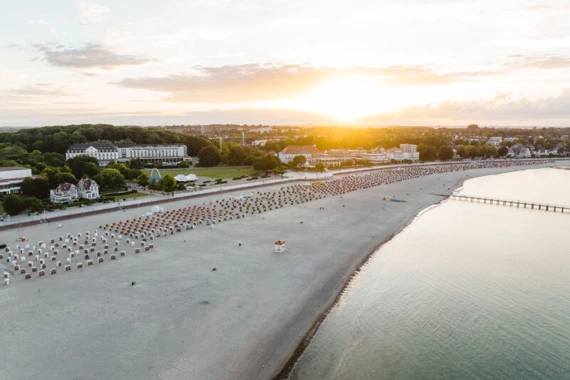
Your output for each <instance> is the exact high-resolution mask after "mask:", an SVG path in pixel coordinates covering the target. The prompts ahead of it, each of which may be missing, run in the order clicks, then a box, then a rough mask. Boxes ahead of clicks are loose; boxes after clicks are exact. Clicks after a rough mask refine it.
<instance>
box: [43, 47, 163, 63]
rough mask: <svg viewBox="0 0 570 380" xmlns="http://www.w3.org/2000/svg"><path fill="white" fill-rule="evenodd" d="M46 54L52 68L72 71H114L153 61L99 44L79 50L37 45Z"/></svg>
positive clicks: (45, 57) (45, 56)
mask: <svg viewBox="0 0 570 380" xmlns="http://www.w3.org/2000/svg"><path fill="white" fill-rule="evenodd" d="M34 47H35V48H36V49H38V50H39V51H41V52H43V53H44V59H45V61H47V62H48V63H49V64H50V65H52V66H58V67H67V68H70V69H97V68H99V69H112V68H115V67H119V66H133V65H144V64H146V63H149V62H153V60H151V59H147V58H142V57H135V56H131V55H122V54H119V53H116V52H114V51H112V50H111V49H109V48H107V47H105V46H102V45H99V44H86V45H84V46H83V47H79V48H67V47H65V46H62V45H57V46H55V45H54V44H50V43H41V44H35V45H34Z"/></svg>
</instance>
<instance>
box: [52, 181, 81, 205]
mask: <svg viewBox="0 0 570 380" xmlns="http://www.w3.org/2000/svg"><path fill="white" fill-rule="evenodd" d="M49 199H50V201H52V203H70V202H73V201H76V200H78V199H79V195H78V193H77V187H76V186H75V185H73V184H71V183H62V184H60V185H59V186H58V187H57V188H55V189H53V190H50V191H49Z"/></svg>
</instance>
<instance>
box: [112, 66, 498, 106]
mask: <svg viewBox="0 0 570 380" xmlns="http://www.w3.org/2000/svg"><path fill="white" fill-rule="evenodd" d="M481 75H490V73H488V72H455V73H438V72H435V71H433V70H431V69H430V68H428V67H422V66H413V67H407V66H390V67H385V68H366V67H355V68H332V67H314V66H310V65H303V64H243V65H227V66H219V67H205V66H197V67H194V68H193V73H191V74H177V75H170V76H166V77H142V78H125V79H123V80H121V81H119V82H114V83H112V84H115V85H119V86H123V87H128V88H136V89H146V90H151V91H158V92H164V93H169V94H170V96H169V97H168V98H167V100H168V101H172V102H196V103H200V102H202V103H232V102H253V101H264V100H272V99H282V98H287V97H292V96H295V95H300V94H303V93H305V92H306V91H307V90H309V89H311V88H313V87H315V86H317V85H319V84H320V83H323V82H325V81H326V80H330V79H334V78H338V77H344V76H366V77H369V78H370V80H371V81H374V82H377V83H378V84H381V85H384V86H431V85H442V84H448V83H453V82H457V81H465V80H471V79H473V78H474V77H477V76H481Z"/></svg>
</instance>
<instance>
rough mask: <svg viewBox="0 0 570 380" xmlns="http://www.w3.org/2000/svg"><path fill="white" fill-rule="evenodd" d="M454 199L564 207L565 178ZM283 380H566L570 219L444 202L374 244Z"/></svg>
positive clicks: (513, 181) (501, 180)
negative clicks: (483, 198) (491, 199)
mask: <svg viewBox="0 0 570 380" xmlns="http://www.w3.org/2000/svg"><path fill="white" fill-rule="evenodd" d="M457 193H458V194H464V195H474V196H487V197H495V198H501V199H508V200H520V201H530V202H542V203H550V204H555V205H565V206H569V207H570V171H569V170H561V169H556V168H548V169H538V170H524V171H518V172H512V173H506V174H500V175H493V176H487V177H480V178H475V179H471V180H468V181H466V182H465V183H464V185H463V188H461V189H458V191H457ZM289 378H290V379H295V380H297V379H303V380H306V379H351V380H356V379H391V380H394V379H570V214H569V213H564V214H563V213H554V212H551V211H548V212H547V211H538V210H530V209H523V208H517V207H516V206H515V207H509V206H502V205H501V206H498V205H489V204H483V203H474V202H465V201H458V200H452V199H448V200H446V201H445V202H443V203H441V204H440V205H437V206H433V207H431V208H429V209H427V210H424V211H423V212H422V213H420V215H418V217H416V218H415V220H414V221H413V222H412V223H411V224H410V225H409V226H407V227H406V228H405V229H404V230H403V231H402V232H401V233H400V234H398V235H397V236H395V237H394V239H392V240H391V241H389V242H388V243H386V244H384V245H383V246H382V247H380V248H379V249H378V250H377V251H376V252H375V253H374V254H373V256H372V257H371V258H370V260H369V261H368V262H367V263H366V264H365V265H364V267H363V268H362V270H361V271H360V272H359V274H358V275H357V276H356V277H355V278H354V280H353V281H351V283H350V285H349V286H348V287H347V289H346V291H345V292H344V294H343V295H342V296H341V298H340V300H339V302H338V303H337V305H336V306H335V307H334V308H333V309H332V310H331V312H330V314H329V315H328V316H327V317H326V318H325V320H324V321H323V323H322V324H321V326H320V328H319V329H318V331H317V333H316V334H315V336H314V337H313V339H312V341H311V342H310V344H309V345H308V347H307V348H306V350H305V351H304V353H303V354H302V355H301V356H300V358H299V360H298V361H297V363H296V364H295V366H294V368H293V370H292V372H291V374H290V376H289Z"/></svg>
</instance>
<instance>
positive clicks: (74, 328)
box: [0, 166, 545, 380]
mask: <svg viewBox="0 0 570 380" xmlns="http://www.w3.org/2000/svg"><path fill="white" fill-rule="evenodd" d="M541 167H545V166H541ZM529 168H532V167H514V168H500V169H478V170H471V171H466V172H456V173H447V174H435V175H430V176H426V177H421V178H417V179H413V180H408V181H403V182H399V183H394V184H390V185H383V186H379V187H374V188H370V189H366V190H361V191H357V192H352V193H348V194H345V195H343V196H342V197H340V196H337V197H327V198H326V199H324V200H319V201H314V202H309V203H305V204H300V205H296V206H287V207H285V208H281V209H278V210H275V211H270V212H267V213H263V214H259V215H254V216H248V217H246V218H245V219H241V220H234V221H231V222H224V223H221V224H217V225H216V226H215V229H213V230H211V229H209V228H208V227H206V226H199V227H198V228H197V229H195V230H192V231H187V232H182V233H178V234H175V235H173V236H169V237H167V238H161V239H157V240H155V247H156V248H155V249H154V250H152V251H150V252H143V253H141V254H139V255H128V256H127V257H119V258H118V260H116V261H112V262H109V260H106V261H105V262H104V263H102V264H96V265H94V266H93V267H88V268H84V269H82V270H78V269H73V270H72V271H71V272H66V273H63V272H58V274H56V275H53V276H50V275H48V276H46V277H44V278H33V279H31V280H23V279H21V278H16V277H17V276H19V275H14V276H13V277H12V279H13V282H12V283H11V284H10V285H9V286H2V287H1V288H0V337H2V338H1V339H2V340H1V342H2V345H1V348H0V363H2V365H1V366H0V379H46V380H47V379H57V380H61V379H163V380H167V379H168V380H170V379H200V380H201V379H269V378H272V377H274V376H276V375H277V374H278V373H279V372H280V371H281V369H282V368H283V367H284V366H285V364H286V363H287V361H288V360H289V359H290V357H291V355H293V353H294V352H295V349H296V348H297V347H298V346H299V344H300V343H301V342H302V341H303V340H304V338H305V336H306V334H307V332H308V331H309V330H310V329H311V326H313V324H314V323H315V321H316V320H317V319H318V318H319V316H322V315H323V313H324V312H325V311H326V310H327V309H328V308H329V307H330V306H331V304H332V303H333V301H334V300H335V299H336V297H337V296H338V294H339V293H340V292H341V291H342V289H343V287H344V285H345V283H346V282H347V280H348V279H349V278H350V276H351V274H352V273H353V272H354V270H355V269H356V268H358V266H359V265H361V263H362V262H363V261H364V260H365V259H366V258H367V257H368V255H369V254H370V253H371V252H373V251H374V250H375V248H376V247H378V246H379V244H381V243H382V242H384V241H386V240H388V239H390V237H391V236H393V234H396V233H397V232H398V231H400V230H401V229H402V228H403V227H404V226H405V225H406V224H407V223H409V222H410V221H411V220H412V219H413V218H414V216H415V215H416V214H417V213H418V212H419V211H420V210H422V209H424V208H425V207H428V206H430V205H432V204H435V203H437V202H439V201H441V200H442V199H444V197H442V196H440V195H435V194H449V193H451V191H452V190H453V189H455V188H456V187H457V186H460V185H461V183H462V182H463V181H464V180H466V179H468V178H473V177H476V176H483V175H490V174H497V173H503V172H508V171H513V170H524V169H529ZM278 187H280V186H274V187H273V188H274V189H275V188H278ZM264 189H266V188H264ZM264 191H266V190H264ZM230 195H237V194H224V196H223V197H224V198H227V197H228V196H230ZM384 196H396V197H397V198H400V199H405V200H407V202H406V203H393V202H386V201H383V200H382V198H383V197H384ZM220 198H221V196H220V195H217V196H210V197H204V198H196V199H191V200H186V201H178V202H173V203H170V204H165V205H164V208H165V209H166V210H168V209H174V208H180V207H185V206H188V205H194V204H198V205H201V204H202V203H203V202H209V201H210V200H215V199H220ZM321 207H324V210H322V209H320V208H321ZM146 211H148V210H147V209H146V208H144V209H133V210H127V212H120V211H117V212H114V213H110V214H101V215H95V216H91V217H86V218H78V219H72V220H68V221H64V222H62V223H63V224H64V228H62V229H57V226H56V225H54V224H55V223H52V224H49V225H48V224H43V225H37V226H33V227H26V228H24V229H22V230H10V231H2V232H0V243H6V244H8V245H9V246H11V247H14V246H15V244H16V243H14V241H15V238H16V237H18V236H27V237H29V238H30V240H31V241H32V242H34V243H35V242H36V241H37V240H42V239H43V240H47V239H48V238H49V237H55V236H59V235H62V234H63V232H72V233H77V232H85V231H94V230H95V229H96V228H97V226H98V225H99V224H101V223H106V222H108V221H114V220H125V219H128V218H132V217H136V216H140V214H141V213H144V212H146ZM301 221H302V222H303V223H302V224H301ZM275 240H285V241H286V242H287V251H286V252H285V253H281V254H278V253H274V252H273V248H274V246H273V242H274V241H275ZM239 243H241V246H239ZM5 264H6V263H5V262H4V263H3V264H2V265H5ZM214 267H215V268H216V271H212V269H213V268H214ZM1 268H2V267H0V269H1ZM132 281H136V285H134V286H132V285H131V282H132Z"/></svg>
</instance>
